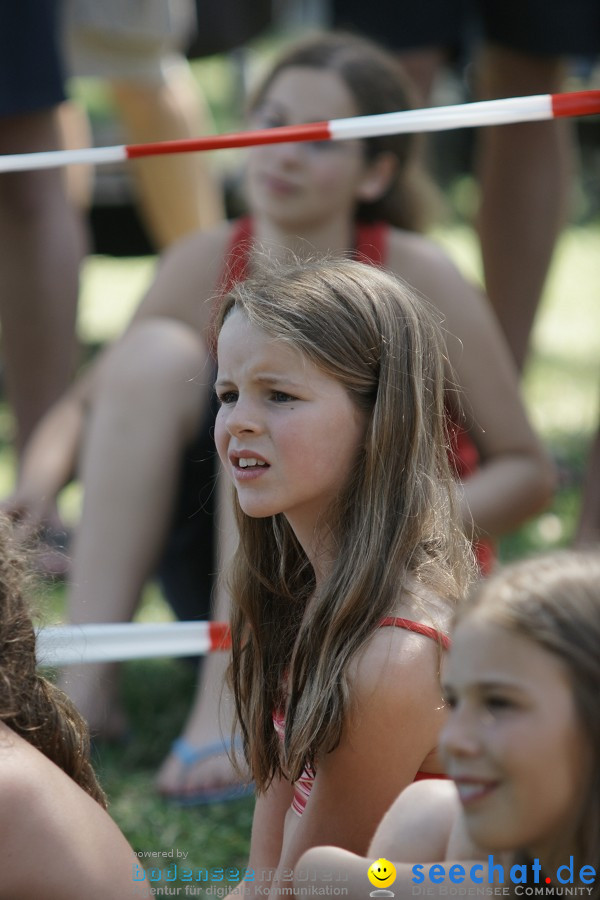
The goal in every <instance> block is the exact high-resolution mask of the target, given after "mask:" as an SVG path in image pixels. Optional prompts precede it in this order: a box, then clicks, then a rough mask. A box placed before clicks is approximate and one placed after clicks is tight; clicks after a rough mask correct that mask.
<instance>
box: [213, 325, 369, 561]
mask: <svg viewBox="0 0 600 900" xmlns="http://www.w3.org/2000/svg"><path fill="white" fill-rule="evenodd" d="M218 365H219V369H218V376H217V383H216V388H217V394H218V397H219V400H220V403H221V408H220V410H219V413H218V415H217V420H216V426H215V442H216V445H217V450H218V452H219V456H220V458H221V462H222V464H223V466H224V468H225V471H226V472H227V473H228V474H229V475H230V477H231V478H232V480H233V483H234V485H235V487H236V490H237V495H238V499H239V502H240V506H241V508H242V509H243V511H244V512H245V513H246V514H247V515H249V516H256V517H263V516H272V515H275V514H277V513H283V514H284V515H285V516H286V517H287V519H288V521H289V522H290V525H291V526H292V528H293V529H294V531H295V533H296V535H297V537H298V539H299V540H300V542H301V543H302V544H303V546H305V547H306V544H305V540H311V541H312V539H313V534H314V530H315V525H316V523H317V520H318V518H319V516H320V515H321V514H322V513H323V511H324V510H325V509H326V508H327V506H328V505H329V504H330V502H331V501H332V500H333V499H334V498H335V497H336V496H337V495H338V493H339V492H340V490H341V489H342V488H343V487H344V486H345V485H346V483H347V482H348V478H349V476H350V473H351V470H352V467H353V465H354V463H355V461H356V458H357V454H358V451H359V447H360V445H361V442H362V440H363V437H364V431H365V415H364V413H362V412H361V411H359V409H358V407H357V406H356V405H355V404H354V402H353V401H352V400H351V399H350V396H349V395H348V392H347V391H346V389H345V388H344V387H343V385H342V384H341V383H340V382H339V381H336V380H335V379H334V378H332V377H330V376H329V375H327V374H325V373H324V372H323V371H322V370H321V369H319V368H318V367H317V366H315V365H314V364H313V363H312V362H310V360H308V359H307V357H306V356H305V355H304V354H302V353H301V352H300V351H299V350H297V349H296V348H294V347H292V346H290V345H289V344H286V343H284V342H282V341H278V340H277V339H276V338H273V337H270V336H269V335H268V334H266V333H265V332H263V331H262V330H260V329H259V328H256V327H255V326H253V325H251V324H250V323H249V322H248V319H247V318H246V316H245V315H244V314H243V313H241V312H239V311H234V312H232V313H231V314H230V315H229V316H228V318H227V319H226V320H225V323H224V325H223V328H222V329H221V333H220V335H219V343H218ZM303 538H304V539H303Z"/></svg>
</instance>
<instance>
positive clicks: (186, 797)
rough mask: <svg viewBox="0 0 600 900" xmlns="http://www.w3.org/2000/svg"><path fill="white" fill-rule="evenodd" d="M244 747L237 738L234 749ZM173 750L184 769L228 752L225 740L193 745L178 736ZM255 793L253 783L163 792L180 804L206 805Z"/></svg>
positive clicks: (226, 801)
mask: <svg viewBox="0 0 600 900" xmlns="http://www.w3.org/2000/svg"><path fill="white" fill-rule="evenodd" d="M241 749H242V742H241V740H240V739H236V740H235V741H234V743H233V750H234V752H235V751H238V750H241ZM171 752H172V753H173V754H174V755H175V756H176V757H177V759H178V760H179V762H180V763H181V765H182V767H183V769H184V771H185V770H186V769H190V768H191V767H192V766H194V765H196V763H199V762H202V761H203V760H205V759H210V757H211V756H222V755H223V754H224V753H226V752H227V748H226V746H225V744H224V743H223V741H215V743H213V744H207V745H206V746H204V747H193V746H192V745H191V744H190V743H188V741H186V739H185V738H177V740H176V741H174V742H173V744H172V746H171ZM252 794H254V785H253V784H232V785H227V786H225V787H220V788H214V789H213V790H203V791H189V792H186V793H181V794H177V793H173V794H163V796H164V798H165V800H170V801H171V802H172V803H176V804H177V805H178V806H204V805H207V804H210V803H228V802H229V801H231V800H240V799H241V798H242V797H250V796H252Z"/></svg>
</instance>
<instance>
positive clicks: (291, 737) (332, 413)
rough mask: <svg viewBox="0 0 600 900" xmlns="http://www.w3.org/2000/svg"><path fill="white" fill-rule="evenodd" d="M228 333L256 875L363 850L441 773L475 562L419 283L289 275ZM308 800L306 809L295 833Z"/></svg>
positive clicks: (234, 676) (239, 697)
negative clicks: (314, 848) (461, 601)
mask: <svg viewBox="0 0 600 900" xmlns="http://www.w3.org/2000/svg"><path fill="white" fill-rule="evenodd" d="M217 325H218V332H219V338H218V353H217V356H218V374H217V380H216V389H217V394H218V397H219V400H220V404H221V407H220V410H219V413H218V416H217V420H216V424H215V442H216V445H217V449H218V452H219V456H220V459H221V462H222V464H223V467H224V470H225V473H226V474H227V475H228V476H229V478H230V479H231V481H232V482H233V485H234V488H235V492H234V495H235V498H236V512H237V520H238V526H239V533H240V541H239V548H238V552H237V555H236V558H235V561H234V565H233V570H232V575H231V578H230V589H231V596H232V626H231V632H232V660H233V661H232V667H231V683H232V687H233V693H234V697H235V701H236V706H237V711H238V718H239V723H240V726H241V730H242V733H243V736H244V743H245V751H246V755H247V759H248V763H249V765H250V768H251V771H252V775H253V777H254V780H255V784H256V788H257V793H258V799H257V804H256V811H255V819H254V826H253V842H252V851H251V860H250V867H251V868H252V869H254V871H257V870H262V869H266V868H272V867H275V868H277V867H280V868H283V869H284V868H286V867H293V865H294V864H295V862H296V860H297V858H298V855H299V854H300V853H301V852H302V851H303V850H304V849H307V847H308V846H311V845H314V844H316V843H331V842H334V843H338V842H339V845H340V846H345V847H346V848H347V849H356V850H359V849H361V848H362V849H366V843H367V841H368V838H369V836H370V833H371V832H372V831H373V830H374V828H375V825H376V824H377V822H378V821H379V819H380V818H381V816H382V815H383V813H384V811H385V809H386V808H387V806H389V804H390V803H391V802H392V800H393V799H394V797H395V796H396V795H397V794H398V792H399V791H400V790H401V789H402V788H403V787H404V786H405V785H406V784H408V783H409V782H411V781H413V780H414V779H415V778H417V777H423V775H424V774H426V775H434V776H435V775H439V774H440V772H441V768H440V764H439V760H438V759H437V757H436V746H437V733H438V728H439V726H440V725H441V721H442V716H443V703H442V700H441V695H440V690H439V683H438V669H439V659H440V652H441V649H442V647H443V645H444V639H443V638H442V636H441V635H440V634H439V633H438V632H440V631H441V632H443V630H444V626H445V623H446V621H447V618H448V616H449V613H450V610H451V607H452V605H453V598H457V597H458V596H460V595H461V593H462V591H463V588H464V586H465V584H466V582H467V580H468V577H469V572H470V565H469V560H470V556H469V553H468V551H467V542H466V538H465V537H464V535H463V533H462V530H461V528H460V524H459V521H458V519H457V515H458V513H457V508H456V506H455V504H454V499H453V498H454V482H453V479H452V475H451V472H450V467H449V462H448V457H447V453H446V444H445V432H444V423H443V419H444V414H443V411H444V372H443V343H442V340H443V339H442V336H441V331H440V329H439V327H438V326H437V323H436V322H435V319H434V317H433V316H432V315H431V313H430V312H429V310H428V308H427V306H426V305H425V304H424V303H422V302H421V301H420V300H419V299H418V298H417V297H416V296H415V295H414V294H413V293H412V291H410V289H409V288H407V287H406V286H405V285H403V284H402V283H401V282H399V281H398V280H397V279H395V278H394V277H393V276H391V275H388V274H387V273H386V272H384V270H382V269H379V268H377V267H374V266H371V265H365V264H362V263H357V262H353V261H349V260H338V261H326V262H314V263H312V264H304V265H302V266H295V267H290V268H285V269H283V270H279V269H276V270H274V271H273V272H272V273H271V274H267V275H265V276H263V277H262V278H261V277H259V278H256V279H248V280H246V281H244V282H240V283H238V285H237V286H236V287H234V289H233V291H232V292H231V293H230V294H229V295H228V296H227V297H226V298H225V301H224V304H223V306H222V308H221V310H220V313H219V318H218V323H217ZM386 625H393V626H398V627H382V626H386ZM432 638H434V640H432ZM274 710H281V711H282V712H281V715H280V716H279V720H280V722H277V724H278V725H279V724H280V726H281V729H282V732H283V742H282V741H281V740H280V737H279V736H278V734H277V730H276V728H274V725H273V711H274ZM276 718H277V717H276ZM306 770H310V772H311V784H310V785H309V784H307V783H305V782H304V783H303V777H304V775H305V773H306ZM294 792H296V807H299V806H300V807H301V806H304V809H303V813H302V816H298V815H295V814H294V809H293V807H292V810H291V812H290V815H291V816H292V818H290V816H289V815H287V814H286V813H287V811H288V810H290V806H291V804H292V802H293V800H294ZM308 795H309V796H308ZM301 797H302V799H300V798H301ZM296 811H299V809H297V810H296Z"/></svg>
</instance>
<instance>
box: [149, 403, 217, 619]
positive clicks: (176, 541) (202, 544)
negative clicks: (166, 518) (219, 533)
mask: <svg viewBox="0 0 600 900" xmlns="http://www.w3.org/2000/svg"><path fill="white" fill-rule="evenodd" d="M216 409H217V404H216V400H215V401H214V403H213V405H212V407H211V409H210V410H209V413H208V415H207V416H206V418H205V420H204V422H202V424H201V426H200V428H199V430H198V436H197V438H196V440H195V441H194V443H193V444H192V445H191V446H189V447H188V448H187V450H186V452H185V455H184V458H183V460H182V466H181V473H180V477H179V487H178V492H177V499H176V503H175V509H174V513H173V519H172V522H171V528H170V530H169V534H168V537H167V541H166V544H165V549H164V553H163V556H162V559H161V562H160V565H159V567H158V569H157V573H156V575H157V578H158V581H159V583H160V586H161V588H162V590H163V592H164V595H165V598H166V599H167V601H168V602H169V604H170V606H171V607H172V609H173V611H174V613H175V615H176V616H177V617H178V618H179V619H183V620H191V619H209V618H210V605H211V594H212V589H213V580H214V573H215V569H216V565H215V538H214V531H215V529H214V515H215V506H216V503H215V492H216V474H217V454H216V450H215V443H214V439H213V427H214V421H215V415H216Z"/></svg>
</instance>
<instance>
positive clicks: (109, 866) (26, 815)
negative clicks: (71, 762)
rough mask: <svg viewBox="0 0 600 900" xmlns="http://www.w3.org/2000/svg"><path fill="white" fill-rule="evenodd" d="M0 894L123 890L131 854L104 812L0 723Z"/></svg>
mask: <svg viewBox="0 0 600 900" xmlns="http://www.w3.org/2000/svg"><path fill="white" fill-rule="evenodd" d="M0 803H1V804H2V812H3V815H2V823H1V824H0V840H1V841H2V846H3V849H4V862H3V875H2V882H1V885H0V898H2V900H4V898H9V897H10V900H20V898H22V897H23V898H25V897H36V898H37V900H55V898H56V900H59V898H60V900H77V898H78V897H79V896H81V885H82V884H85V886H86V897H89V898H90V900H100V898H102V897H105V896H123V897H125V896H128V895H129V892H130V891H131V889H132V881H133V878H132V876H133V871H134V866H135V864H136V858H135V856H134V854H133V851H132V850H131V848H130V847H129V845H128V843H127V841H126V840H125V838H124V837H123V835H122V834H121V832H120V831H119V829H118V828H117V826H116V825H115V823H114V822H113V821H112V819H111V818H110V816H109V815H108V814H107V813H106V812H105V811H104V810H103V809H102V808H101V807H100V806H99V804H98V803H96V801H95V800H93V799H92V798H91V797H90V796H89V795H88V794H86V793H85V791H83V790H82V789H81V788H80V787H79V786H78V785H77V784H76V783H75V782H74V781H72V779H71V778H69V777H68V776H67V775H66V774H65V773H64V772H63V771H62V770H61V769H59V768H58V767H57V766H55V765H54V763H52V762H51V761H50V760H49V759H47V758H46V757H45V756H44V755H43V754H42V753H40V752H39V751H38V750H36V749H35V748H34V747H32V746H31V745H30V744H28V743H27V742H26V741H24V740H23V739H22V738H20V737H19V736H18V735H16V734H14V733H13V732H12V731H10V729H8V728H7V727H6V726H5V725H2V726H1V727H0Z"/></svg>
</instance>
